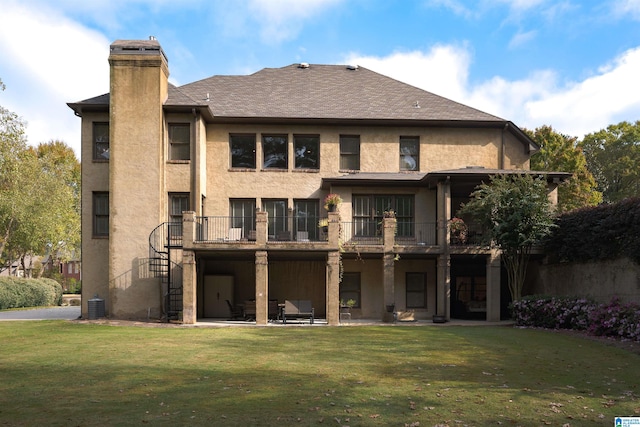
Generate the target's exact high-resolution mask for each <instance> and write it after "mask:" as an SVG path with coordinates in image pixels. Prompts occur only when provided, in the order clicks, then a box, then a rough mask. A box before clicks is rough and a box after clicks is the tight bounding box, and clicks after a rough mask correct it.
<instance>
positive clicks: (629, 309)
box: [589, 298, 640, 341]
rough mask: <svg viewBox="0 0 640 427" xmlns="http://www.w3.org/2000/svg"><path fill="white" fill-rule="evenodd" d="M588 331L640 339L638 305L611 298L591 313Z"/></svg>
mask: <svg viewBox="0 0 640 427" xmlns="http://www.w3.org/2000/svg"><path fill="white" fill-rule="evenodd" d="M590 321H591V324H590V326H589V332H590V333H592V334H594V335H604V336H613V337H619V338H627V339H632V340H636V341H640V305H638V304H635V303H622V302H621V301H620V299H619V298H613V299H612V300H611V302H609V303H608V304H602V305H600V306H598V307H597V308H596V309H595V310H593V312H592V313H591V317H590Z"/></svg>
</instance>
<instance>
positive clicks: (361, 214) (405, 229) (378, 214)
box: [353, 194, 414, 237]
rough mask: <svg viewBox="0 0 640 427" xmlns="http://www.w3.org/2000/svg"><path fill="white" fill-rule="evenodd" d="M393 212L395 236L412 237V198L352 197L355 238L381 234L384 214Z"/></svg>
mask: <svg viewBox="0 0 640 427" xmlns="http://www.w3.org/2000/svg"><path fill="white" fill-rule="evenodd" d="M390 210H393V211H394V212H395V215H396V221H397V223H396V234H397V235H398V236H400V237H413V234H414V197H413V195H411V194H407V195H378V194H376V195H354V196H353V223H354V224H353V225H354V233H355V235H356V236H379V235H381V234H382V229H381V226H382V220H383V218H384V212H385V211H390Z"/></svg>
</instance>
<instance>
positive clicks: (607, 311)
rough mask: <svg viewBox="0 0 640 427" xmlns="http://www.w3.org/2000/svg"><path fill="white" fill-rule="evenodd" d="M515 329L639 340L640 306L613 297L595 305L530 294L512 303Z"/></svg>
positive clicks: (585, 300) (578, 300) (584, 300)
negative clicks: (524, 328) (570, 331)
mask: <svg viewBox="0 0 640 427" xmlns="http://www.w3.org/2000/svg"><path fill="white" fill-rule="evenodd" d="M510 308H511V313H512V315H513V319H514V320H515V322H516V325H518V326H529V327H537V328H548V329H572V330H578V331H585V330H586V331H588V332H589V333H591V334H594V335H600V336H612V337H617V338H625V339H632V340H636V341H640V305H638V304H635V303H626V304H623V303H621V302H620V300H619V299H618V298H613V299H612V300H611V302H609V303H608V304H596V303H595V302H593V301H591V300H589V299H586V298H570V297H564V298H561V297H549V296H540V295H532V296H528V297H525V298H523V299H521V300H520V301H515V302H513V303H512V304H511V306H510Z"/></svg>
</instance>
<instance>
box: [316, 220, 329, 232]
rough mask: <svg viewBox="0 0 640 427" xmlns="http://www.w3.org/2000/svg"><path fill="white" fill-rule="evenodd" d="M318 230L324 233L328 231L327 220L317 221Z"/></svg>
mask: <svg viewBox="0 0 640 427" xmlns="http://www.w3.org/2000/svg"><path fill="white" fill-rule="evenodd" d="M318 228H320V229H322V231H324V232H325V233H326V232H327V231H328V230H329V219H328V218H321V219H320V220H318Z"/></svg>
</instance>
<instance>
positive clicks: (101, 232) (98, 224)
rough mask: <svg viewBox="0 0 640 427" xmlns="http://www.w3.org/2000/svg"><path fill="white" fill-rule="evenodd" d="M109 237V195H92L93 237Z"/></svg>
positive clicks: (102, 192)
mask: <svg viewBox="0 0 640 427" xmlns="http://www.w3.org/2000/svg"><path fill="white" fill-rule="evenodd" d="M108 235H109V193H108V192H106V191H96V192H94V193H93V237H105V236H108Z"/></svg>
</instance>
